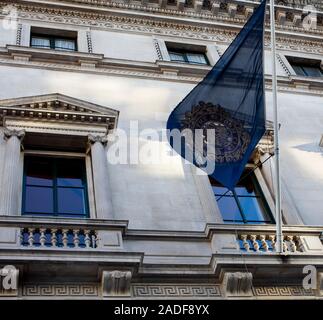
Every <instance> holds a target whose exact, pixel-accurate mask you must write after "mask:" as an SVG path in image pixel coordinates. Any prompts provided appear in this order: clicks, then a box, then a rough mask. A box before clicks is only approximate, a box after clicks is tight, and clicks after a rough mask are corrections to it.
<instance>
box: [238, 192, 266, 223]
mask: <svg viewBox="0 0 323 320" xmlns="http://www.w3.org/2000/svg"><path fill="white" fill-rule="evenodd" d="M239 202H240V205H241V207H242V211H243V213H244V215H245V218H246V219H247V220H248V221H265V220H267V221H268V220H269V218H268V217H265V216H264V212H265V208H264V207H263V205H262V203H261V199H259V198H253V197H250V198H249V197H239Z"/></svg>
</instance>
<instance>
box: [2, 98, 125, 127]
mask: <svg viewBox="0 0 323 320" xmlns="http://www.w3.org/2000/svg"><path fill="white" fill-rule="evenodd" d="M118 115H119V111H117V110H114V109H112V108H109V107H104V106H100V105H97V104H94V103H91V102H88V101H84V100H80V99H76V98H73V97H69V96H66V95H63V94H60V93H53V94H46V95H39V96H30V97H22V98H14V99H5V100H0V117H2V118H5V117H11V118H12V117H15V118H17V117H19V118H24V119H30V118H32V119H35V118H37V119H43V120H55V119H56V120H58V121H68V122H83V123H93V124H107V125H108V127H109V128H110V129H112V128H115V127H116V123H117V119H118Z"/></svg>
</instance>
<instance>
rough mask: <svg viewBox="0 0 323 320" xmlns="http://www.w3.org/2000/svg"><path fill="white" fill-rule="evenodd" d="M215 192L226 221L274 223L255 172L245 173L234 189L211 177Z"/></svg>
mask: <svg viewBox="0 0 323 320" xmlns="http://www.w3.org/2000/svg"><path fill="white" fill-rule="evenodd" d="M210 182H211V185H212V189H213V193H214V196H215V199H216V201H217V204H218V206H219V209H220V212H221V214H222V217H223V221H224V222H226V223H239V224H244V223H250V224H265V223H273V217H272V215H271V213H270V210H269V207H268V205H267V203H266V201H265V199H264V196H263V194H262V192H261V189H260V186H259V184H258V181H257V179H256V177H255V175H254V174H253V173H251V174H247V175H245V178H244V179H242V180H241V182H239V183H238V184H237V186H236V187H235V188H234V190H233V191H230V190H228V189H227V188H225V187H223V186H221V184H220V183H219V182H217V181H216V180H214V179H213V178H211V177H210Z"/></svg>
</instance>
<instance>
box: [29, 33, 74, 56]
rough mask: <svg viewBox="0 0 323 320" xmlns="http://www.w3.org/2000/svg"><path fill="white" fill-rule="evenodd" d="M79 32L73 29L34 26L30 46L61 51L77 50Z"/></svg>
mask: <svg viewBox="0 0 323 320" xmlns="http://www.w3.org/2000/svg"><path fill="white" fill-rule="evenodd" d="M76 40H77V33H76V32H73V31H64V30H55V29H47V28H37V27H32V29H31V36H30V46H31V47H34V48H46V49H54V50H60V51H76V50H77V42H76Z"/></svg>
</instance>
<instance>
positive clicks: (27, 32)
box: [0, 0, 323, 299]
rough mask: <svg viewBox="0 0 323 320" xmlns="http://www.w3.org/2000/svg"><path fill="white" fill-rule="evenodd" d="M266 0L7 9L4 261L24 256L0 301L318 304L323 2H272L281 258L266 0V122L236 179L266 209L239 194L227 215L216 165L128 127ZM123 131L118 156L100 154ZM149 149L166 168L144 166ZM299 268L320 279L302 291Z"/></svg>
mask: <svg viewBox="0 0 323 320" xmlns="http://www.w3.org/2000/svg"><path fill="white" fill-rule="evenodd" d="M258 3H259V1H258V0H257V1H244V0H210V1H207V0H205V1H201V0H141V1H137V0H115V1H109V0H65V1H61V0H44V1H38V0H14V1H13V0H12V1H9V0H7V1H3V0H1V1H0V88H1V89H0V120H1V121H0V266H1V267H3V268H4V269H2V270H6V268H5V266H8V265H11V266H14V267H15V272H14V274H13V279H12V281H14V283H17V285H16V286H13V285H12V288H9V289H8V288H7V286H6V285H4V284H3V283H2V282H1V281H2V280H3V279H5V277H6V273H5V272H2V273H1V275H0V276H1V279H0V280H1V281H0V282H1V288H0V297H1V298H3V299H35V298H44V299H61V298H64V299H65V298H68V299H117V298H120V297H122V298H129V299H142V298H145V299H147V298H148V299H150V298H160V299H168V298H178V299H180V298H192V299H198V298H203V299H237V298H238V299H239V298H245V299H261V298H265V299H268V298H279V299H281V298H283V299H295V298H298V299H309V298H317V299H319V298H321V296H322V294H323V292H322V290H321V277H322V275H323V245H322V240H323V239H322V236H321V234H322V226H323V209H322V208H323V196H322V195H323V173H322V172H323V157H322V152H323V138H322V135H323V130H322V128H323V120H322V119H323V109H322V106H323V72H322V64H323V6H322V4H321V1H314V0H313V1H310V0H282V1H277V7H276V23H277V49H278V54H277V66H278V86H279V95H278V99H279V114H280V124H281V129H280V134H281V154H282V155H281V166H282V168H281V171H282V187H283V188H282V189H283V190H282V197H283V203H282V207H283V219H284V227H283V232H284V248H285V253H284V254H283V255H279V254H277V253H276V252H275V249H274V244H275V224H274V218H273V214H274V192H273V183H272V180H273V174H272V173H273V161H272V158H270V155H272V153H273V134H272V125H271V123H272V122H271V120H272V98H271V59H270V58H271V56H270V34H269V24H268V23H269V8H268V15H267V25H266V35H265V37H266V50H265V63H266V64H265V74H266V75H265V83H266V99H267V122H268V130H267V132H266V134H265V136H264V137H263V139H262V140H261V141H260V143H259V145H258V147H257V150H256V151H255V153H254V155H253V157H252V158H251V159H250V162H249V164H248V166H247V168H246V170H254V171H253V173H252V175H253V180H252V183H256V184H257V187H253V186H250V185H249V186H241V188H242V189H243V190H247V191H248V192H249V193H248V197H249V198H252V199H249V200H250V201H251V202H248V203H249V204H250V203H256V204H257V205H255V204H253V205H251V204H250V205H251V206H253V207H252V208H253V209H252V210H256V209H255V207H257V210H258V211H259V212H258V211H257V214H256V218H250V219H249V220H248V214H249V211H248V212H244V210H245V209H246V210H248V205H247V206H246V207H244V205H243V203H244V202H243V201H245V200H243V199H240V200H241V203H240V205H241V206H240V207H239V210H240V211H239V212H240V213H239V214H241V216H242V218H241V219H242V220H241V221H240V220H239V219H238V220H239V221H238V222H237V223H232V221H231V223H230V221H229V220H230V215H231V214H232V212H229V211H230V210H229V211H226V210H228V209H227V208H223V206H221V205H219V201H220V200H218V201H217V200H216V196H215V195H214V192H215V190H218V189H217V187H216V186H214V185H213V188H212V186H211V184H210V180H209V178H208V177H207V176H206V175H200V174H197V172H196V170H195V169H194V168H193V167H192V166H190V165H186V164H183V162H182V160H181V159H180V158H179V157H178V156H170V155H169V154H168V153H169V147H168V144H167V142H166V141H165V140H160V141H159V140H156V139H155V140H154V139H150V138H149V137H148V136H149V134H147V132H146V135H141V136H139V138H136V134H135V133H136V132H137V131H138V132H142V130H145V129H149V130H150V129H154V130H157V131H158V132H161V131H162V130H163V129H164V128H165V125H166V120H167V117H168V115H169V113H170V112H171V110H172V109H173V108H174V107H175V106H176V105H177V103H178V102H179V101H180V100H181V99H182V98H183V97H185V95H186V94H187V93H188V92H189V91H190V90H191V89H192V88H193V87H194V86H195V85H196V84H197V83H198V82H199V81H200V80H201V79H202V78H203V76H204V75H205V74H206V73H207V72H208V70H210V69H211V67H212V66H213V65H214V64H215V63H216V61H217V60H218V59H219V57H220V56H221V55H222V54H223V52H224V51H225V49H226V47H227V46H228V45H229V44H230V43H231V41H232V40H233V39H234V37H235V36H236V35H237V33H238V31H239V30H240V29H241V27H242V26H243V24H244V23H245V21H246V19H247V18H248V17H249V16H250V15H251V14H252V13H253V11H254V8H255V6H257V5H258ZM311 5H312V7H308V6H311ZM304 6H305V9H304ZM117 129H120V130H122V131H123V132H125V133H126V137H127V144H126V151H127V152H126V153H127V155H126V161H125V162H124V163H112V161H108V160H109V159H108V158H107V155H108V153H109V150H111V148H113V141H112V140H113V137H114V134H115V132H116V130H117ZM145 144H149V145H150V146H153V147H154V148H157V150H159V151H161V152H162V153H164V154H166V158H167V157H168V158H169V159H168V160H169V161H168V162H167V161H166V162H165V163H158V164H155V163H142V161H140V159H136V151H134V149H133V148H134V147H135V146H138V148H140V147H142V146H144V145H145ZM129 159H131V160H132V161H128V160H129ZM170 160H171V161H170ZM260 162H264V163H263V164H262V165H259V163H260ZM66 168H67V169H66ZM250 183H251V182H250ZM250 188H251V190H257V192H258V191H259V194H258V193H257V194H256V191H255V193H252V192H251V193H252V194H253V195H252V196H250ZM253 188H255V189H253ZM241 197H242V196H241ZM260 198H261V199H260ZM259 199H260V200H259ZM226 200H227V201H228V202H229V203H231V205H232V203H233V202H232V201H233V200H232V199H231V198H230V199H229V197H227V199H226ZM249 200H248V201H249ZM252 201H254V202H252ZM260 202H261V203H263V204H264V205H263V206H260V205H259V203H260ZM241 207H242V209H241ZM250 208H251V207H249V209H250ZM223 210H224V211H223ZM232 210H233V209H232ZM250 210H251V209H250ZM252 210H251V211H252ZM262 210H265V211H266V212H267V213H266V214H267V216H268V217H269V218H268V219H265V218H263V213H262V212H261V211H262ZM224 213H225V214H224ZM244 214H246V215H244ZM228 217H229V218H228ZM267 220H268V221H267ZM307 265H313V266H315V267H316V272H317V273H316V275H315V277H317V280H318V283H317V286H316V287H315V288H304V287H303V286H302V280H303V278H304V274H303V268H304V266H307Z"/></svg>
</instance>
